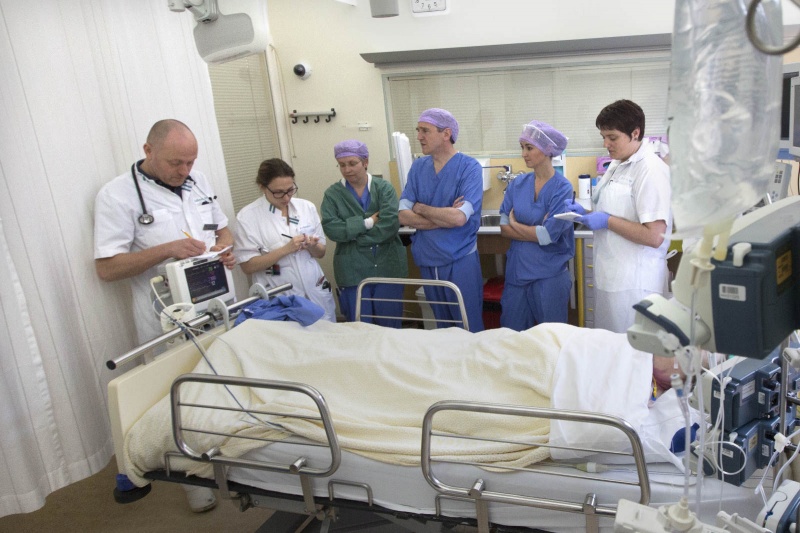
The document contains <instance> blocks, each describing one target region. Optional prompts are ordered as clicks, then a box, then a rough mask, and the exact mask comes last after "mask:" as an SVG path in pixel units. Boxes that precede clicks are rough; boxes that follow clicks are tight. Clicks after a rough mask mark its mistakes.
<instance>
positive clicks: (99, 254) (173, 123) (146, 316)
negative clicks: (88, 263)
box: [94, 119, 236, 512]
mask: <svg viewBox="0 0 800 533" xmlns="http://www.w3.org/2000/svg"><path fill="white" fill-rule="evenodd" d="M144 154H145V157H144V159H141V160H139V161H137V162H136V163H134V164H133V165H131V169H130V171H129V172H125V173H124V174H122V175H120V176H117V177H116V178H114V179H113V180H111V181H110V182H108V183H107V184H105V185H104V186H103V188H101V189H100V191H99V192H98V193H97V197H96V199H95V229H94V236H95V247H94V257H95V269H96V270H97V275H98V276H99V277H100V279H102V280H103V281H116V280H121V279H130V280H131V286H132V290H133V291H132V292H133V312H134V321H135V323H136V331H137V334H138V340H139V343H140V344H142V343H145V342H147V341H149V340H150V339H153V338H155V337H157V336H159V335H161V333H162V330H161V321H160V318H159V312H158V311H156V310H155V309H154V307H153V304H154V302H153V296H152V295H151V289H150V279H151V278H153V277H155V276H157V275H158V267H159V266H160V265H163V264H164V263H166V262H168V261H174V260H177V259H186V258H188V257H194V256H197V255H200V254H203V253H205V252H206V250H207V249H208V250H210V251H216V250H222V249H223V248H226V247H228V246H231V245H232V244H233V234H232V233H231V231H230V229H229V228H228V218H227V217H226V216H225V214H224V213H223V212H222V209H220V206H219V203H218V202H217V201H216V198H217V197H216V196H215V195H214V191H213V189H212V188H211V185H210V183H209V181H208V179H207V178H206V177H205V176H204V175H203V174H202V173H201V172H198V171H197V170H192V166H193V165H194V162H195V160H196V159H197V139H195V136H194V134H193V133H192V132H191V130H190V129H189V128H188V127H187V126H186V125H185V124H183V123H182V122H179V121H177V120H172V119H167V120H160V121H158V122H156V123H155V124H153V127H152V128H151V129H150V133H148V135H147V141H146V142H145V144H144ZM220 259H221V260H222V262H223V264H224V265H225V266H226V267H227V268H233V267H234V265H235V264H236V260H235V258H234V255H233V254H232V253H231V252H230V251H228V252H226V253H224V254H221V255H220ZM183 487H184V489H185V490H186V495H187V498H188V500H189V505H190V507H191V509H192V510H193V511H195V512H202V511H207V510H209V509H213V508H214V506H216V498H215V497H214V493H213V492H212V491H211V489H208V488H205V487H194V486H189V485H184V486H183Z"/></svg>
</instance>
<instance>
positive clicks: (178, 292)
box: [166, 257, 234, 313]
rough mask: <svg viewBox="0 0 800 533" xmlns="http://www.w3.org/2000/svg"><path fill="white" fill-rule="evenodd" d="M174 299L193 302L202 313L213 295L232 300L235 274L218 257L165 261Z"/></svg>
mask: <svg viewBox="0 0 800 533" xmlns="http://www.w3.org/2000/svg"><path fill="white" fill-rule="evenodd" d="M166 280H167V285H168V286H169V291H170V294H171V295H172V302H173V303H176V304H178V303H190V304H193V305H194V308H195V311H197V312H198V313H202V312H203V311H205V310H206V308H207V307H208V302H209V301H210V300H211V299H212V298H218V299H220V300H222V301H223V302H228V301H233V298H234V292H233V277H232V275H231V271H230V270H229V269H227V268H225V265H223V264H222V261H221V260H220V259H219V258H218V257H213V258H189V259H183V260H180V261H173V262H171V263H167V265H166Z"/></svg>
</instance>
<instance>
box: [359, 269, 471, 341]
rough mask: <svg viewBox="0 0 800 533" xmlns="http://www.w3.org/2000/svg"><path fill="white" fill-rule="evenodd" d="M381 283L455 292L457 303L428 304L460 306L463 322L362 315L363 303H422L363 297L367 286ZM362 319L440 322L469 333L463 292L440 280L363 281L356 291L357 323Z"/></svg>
mask: <svg viewBox="0 0 800 533" xmlns="http://www.w3.org/2000/svg"><path fill="white" fill-rule="evenodd" d="M379 283H387V284H390V285H403V286H409V287H414V286H417V287H418V286H430V287H444V288H446V289H449V290H451V291H453V294H454V295H455V298H456V301H455V302H448V301H439V300H436V301H430V300H427V303H428V304H431V305H450V306H458V310H459V311H460V313H461V320H437V319H434V318H424V317H419V318H418V317H396V316H384V315H365V314H362V313H361V302H362V300H363V301H373V302H402V303H403V304H406V303H415V304H418V303H420V302H419V301H418V300H406V299H405V298H400V299H393V298H367V297H364V296H363V295H362V292H363V289H364V287H365V286H367V285H377V284H379ZM361 317H369V318H387V319H398V320H399V319H403V320H410V321H413V322H419V323H422V324H424V323H425V322H440V323H450V324H452V325H454V326H460V327H462V328H464V329H466V330H467V331H469V319H468V318H467V311H466V307H465V306H464V298H463V297H462V296H461V290H460V289H459V288H458V286H457V285H456V284H455V283H453V282H451V281H444V280H439V279H410V278H364V279H363V280H361V283H359V284H358V288H357V289H356V315H355V320H356V322H360V321H361Z"/></svg>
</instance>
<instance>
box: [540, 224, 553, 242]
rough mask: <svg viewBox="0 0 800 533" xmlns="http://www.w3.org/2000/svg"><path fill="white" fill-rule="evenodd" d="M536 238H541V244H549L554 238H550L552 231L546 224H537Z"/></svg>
mask: <svg viewBox="0 0 800 533" xmlns="http://www.w3.org/2000/svg"><path fill="white" fill-rule="evenodd" d="M536 238H537V239H539V244H540V245H541V246H547V245H548V244H550V243H551V242H553V239H551V238H550V232H549V231H547V228H545V227H544V226H536Z"/></svg>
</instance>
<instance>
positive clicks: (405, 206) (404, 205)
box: [397, 198, 414, 211]
mask: <svg viewBox="0 0 800 533" xmlns="http://www.w3.org/2000/svg"><path fill="white" fill-rule="evenodd" d="M413 208H414V203H413V202H412V201H411V200H408V199H407V198H403V199H402V200H400V205H399V206H398V208H397V210H398V211H404V210H411V209H413Z"/></svg>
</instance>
